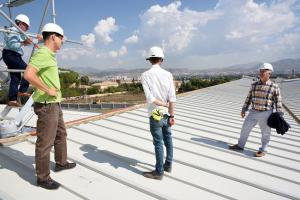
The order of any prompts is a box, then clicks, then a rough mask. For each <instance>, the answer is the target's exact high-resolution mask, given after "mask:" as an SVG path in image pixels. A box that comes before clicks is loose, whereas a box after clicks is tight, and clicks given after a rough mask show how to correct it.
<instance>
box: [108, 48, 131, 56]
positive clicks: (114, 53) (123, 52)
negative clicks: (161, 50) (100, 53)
mask: <svg viewBox="0 0 300 200" xmlns="http://www.w3.org/2000/svg"><path fill="white" fill-rule="evenodd" d="M126 54H127V47H126V46H122V47H121V48H120V49H119V50H117V51H109V52H108V55H109V56H110V57H112V58H115V57H119V56H123V55H126Z"/></svg>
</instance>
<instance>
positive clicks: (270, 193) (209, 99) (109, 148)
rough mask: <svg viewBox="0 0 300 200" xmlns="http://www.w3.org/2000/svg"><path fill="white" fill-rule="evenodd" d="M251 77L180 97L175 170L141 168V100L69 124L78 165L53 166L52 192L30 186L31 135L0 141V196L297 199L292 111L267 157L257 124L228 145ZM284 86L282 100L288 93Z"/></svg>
mask: <svg viewBox="0 0 300 200" xmlns="http://www.w3.org/2000/svg"><path fill="white" fill-rule="evenodd" d="M251 81H252V80H250V79H246V78H244V79H241V80H237V81H233V82H229V83H225V84H222V85H217V86H214V87H210V88H206V89H202V90H198V91H194V92H191V93H188V94H186V95H184V96H180V97H178V102H177V104H176V124H175V126H174V127H173V128H172V129H173V138H174V140H173V142H174V164H173V170H172V173H165V176H164V178H163V180H161V181H158V180H151V179H147V178H144V177H143V176H142V175H141V173H142V172H143V171H148V170H152V169H153V168H154V164H155V157H154V148H153V144H152V137H151V134H150V132H149V124H148V118H147V111H146V108H144V107H143V108H139V109H135V110H131V111H127V112H124V113H121V114H117V115H114V116H111V117H108V118H106V119H102V120H96V121H92V122H87V123H85V124H80V125H77V126H74V127H72V128H68V158H69V160H72V161H75V162H76V163H77V164H78V165H77V167H76V168H75V169H72V170H68V171H63V172H58V173H55V172H53V171H51V177H52V178H53V179H54V180H56V181H58V182H60V183H61V184H62V187H61V188H60V189H58V190H56V191H47V190H45V189H42V188H40V187H36V186H35V175H34V173H35V171H34V142H35V139H34V138H30V139H28V140H27V141H25V142H22V143H18V144H14V145H11V146H5V147H1V148H0V163H1V164H0V165H1V166H0V177H1V181H0V199H1V198H2V199H34V198H38V197H39V198H40V197H41V196H43V199H53V198H59V199H72V200H73V199H137V200H141V199H210V200H211V199H251V200H253V199H264V200H265V199H271V200H274V199H300V173H299V172H300V164H299V163H300V136H299V133H300V127H299V124H298V123H296V121H295V120H294V118H292V117H291V116H290V114H288V113H285V115H284V117H285V119H286V120H287V121H288V122H289V123H290V124H291V126H292V128H291V129H290V130H289V132H288V133H286V134H285V135H284V136H282V135H278V134H277V133H275V132H272V137H271V142H270V145H269V148H268V153H267V155H266V156H265V157H262V158H256V157H253V153H255V152H256V151H257V149H258V148H259V146H260V130H259V128H257V127H255V128H254V129H253V131H252V133H251V135H250V137H249V140H248V143H247V144H246V148H245V151H244V152H243V153H239V152H234V151H230V150H228V148H227V146H228V145H229V144H235V143H236V142H237V139H238V137H239V133H240V129H241V126H242V123H243V119H241V117H240V110H241V107H242V105H243V102H244V100H245V97H246V95H247V93H248V90H249V88H250V83H251ZM298 84H299V83H298ZM296 87H298V88H299V85H298V86H297V84H296ZM289 89H290V88H289V87H284V90H287V91H288V90H289ZM282 93H283V94H284V96H283V100H284V102H285V103H286V104H287V102H286V101H285V100H286V96H285V95H288V92H287V93H285V92H282ZM289 94H293V92H291V93H289ZM297 95H298V96H297V97H293V98H298V99H299V93H297ZM296 108H297V109H299V104H298V106H296ZM80 113H81V112H78V114H80ZM64 114H65V118H68V117H69V116H68V113H67V112H64ZM65 121H67V120H65ZM51 156H52V157H51V160H52V161H51V169H53V167H54V161H53V155H51Z"/></svg>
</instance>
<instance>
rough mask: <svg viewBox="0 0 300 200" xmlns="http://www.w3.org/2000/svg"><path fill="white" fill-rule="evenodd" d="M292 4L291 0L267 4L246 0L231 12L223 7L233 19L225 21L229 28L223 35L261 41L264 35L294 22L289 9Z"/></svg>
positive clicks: (275, 32) (228, 37)
mask: <svg viewBox="0 0 300 200" xmlns="http://www.w3.org/2000/svg"><path fill="white" fill-rule="evenodd" d="M230 2H231V0H222V1H221V3H220V4H223V3H224V4H228V3H229V4H230ZM292 4H293V1H288V0H287V1H279V2H278V3H275V2H273V3H271V4H270V5H269V6H268V5H267V4H266V3H260V4H258V3H256V2H254V1H253V0H247V1H246V3H245V4H243V5H241V6H240V8H237V9H235V10H234V12H232V13H231V14H230V13H229V12H230V10H229V9H225V10H224V12H226V14H228V15H231V16H232V19H235V20H231V21H228V22H227V23H228V25H229V26H230V29H231V30H230V32H229V33H228V34H227V35H226V36H225V37H226V39H241V38H245V39H247V40H250V41H252V42H261V40H262V39H264V38H265V37H268V36H272V35H274V34H278V33H280V32H283V31H286V30H288V29H289V28H291V27H293V25H294V24H295V22H296V17H295V15H294V13H293V12H292V10H291V9H290V6H291V5H292ZM229 23H230V24H229Z"/></svg>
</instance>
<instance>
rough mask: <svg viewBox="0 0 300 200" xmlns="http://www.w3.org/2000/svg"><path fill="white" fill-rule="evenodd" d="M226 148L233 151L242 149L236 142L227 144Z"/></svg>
mask: <svg viewBox="0 0 300 200" xmlns="http://www.w3.org/2000/svg"><path fill="white" fill-rule="evenodd" d="M228 148H229V149H230V150H233V151H244V149H243V148H242V147H239V145H238V144H235V145H231V146H228Z"/></svg>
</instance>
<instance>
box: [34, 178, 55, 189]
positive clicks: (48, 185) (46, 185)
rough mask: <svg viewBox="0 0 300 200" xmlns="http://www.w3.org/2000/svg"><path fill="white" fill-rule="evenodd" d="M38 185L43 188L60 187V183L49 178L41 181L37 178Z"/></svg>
mask: <svg viewBox="0 0 300 200" xmlns="http://www.w3.org/2000/svg"><path fill="white" fill-rule="evenodd" d="M36 184H37V186H40V187H42V188H45V189H48V190H56V189H58V188H59V186H60V184H59V183H58V182H56V181H55V180H53V179H51V178H49V179H48V180H46V181H39V180H37V183H36Z"/></svg>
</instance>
